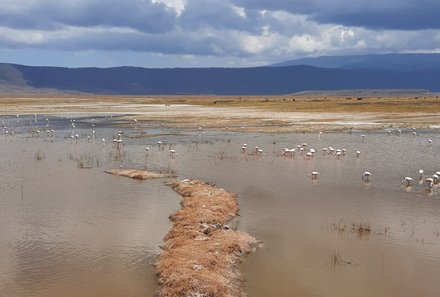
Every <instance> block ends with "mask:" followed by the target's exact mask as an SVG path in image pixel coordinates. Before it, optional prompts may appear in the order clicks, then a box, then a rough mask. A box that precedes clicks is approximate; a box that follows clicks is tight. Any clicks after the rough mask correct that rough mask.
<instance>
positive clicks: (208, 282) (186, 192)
mask: <svg viewBox="0 0 440 297" xmlns="http://www.w3.org/2000/svg"><path fill="white" fill-rule="evenodd" d="M169 186H170V187H171V188H172V189H173V190H174V191H176V192H177V193H178V194H180V195H181V198H182V200H181V205H182V208H181V209H180V210H178V211H177V212H176V213H174V214H173V215H171V216H170V221H171V222H172V223H173V226H172V228H171V229H170V231H169V232H168V233H167V235H166V236H165V238H164V245H163V252H162V253H161V254H160V255H159V257H158V260H157V263H156V273H157V275H158V282H159V289H158V291H157V293H156V296H158V297H171V296H217V297H229V296H245V293H244V288H243V284H244V280H243V279H242V277H241V275H240V272H239V270H238V267H237V263H239V262H240V258H241V257H243V256H244V255H246V254H248V253H250V252H251V251H252V249H253V247H254V246H255V245H256V244H257V241H256V239H255V238H253V237H252V236H250V235H249V234H247V233H245V232H241V231H235V230H233V229H231V228H230V227H229V226H228V225H227V223H228V222H229V221H230V220H231V219H233V218H234V217H236V216H237V215H238V204H237V201H236V198H235V195H234V194H231V193H229V192H226V191H225V190H223V189H219V188H216V187H214V186H211V185H209V184H207V183H204V182H201V181H198V180H188V179H186V180H182V181H175V182H172V183H171V184H169Z"/></svg>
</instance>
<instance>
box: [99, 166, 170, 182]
mask: <svg viewBox="0 0 440 297" xmlns="http://www.w3.org/2000/svg"><path fill="white" fill-rule="evenodd" d="M105 173H109V174H113V175H118V176H126V177H130V178H134V179H141V180H144V179H153V178H166V177H176V176H175V175H174V174H165V173H157V172H151V171H146V170H138V169H112V170H106V171H105Z"/></svg>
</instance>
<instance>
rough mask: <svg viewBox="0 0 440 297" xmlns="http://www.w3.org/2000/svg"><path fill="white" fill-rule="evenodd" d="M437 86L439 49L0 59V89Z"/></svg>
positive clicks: (276, 90) (235, 91) (135, 91)
mask: <svg viewBox="0 0 440 297" xmlns="http://www.w3.org/2000/svg"><path fill="white" fill-rule="evenodd" d="M355 89H425V90H430V91H433V92H439V91H440V54H385V55H358V56H323V57H317V58H305V59H298V60H293V61H286V62H283V63H278V64H273V65H268V66H263V67H249V68H140V67H113V68H64V67H45V66H24V65H17V64H7V63H4V64H0V93H11V92H12V93H13V92H46V91H54V92H75V93H91V94H109V95H189V94H199V95H208V94H209V95H279V94H290V93H295V92H303V91H309V90H315V91H319V90H355Z"/></svg>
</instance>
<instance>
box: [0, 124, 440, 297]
mask: <svg viewBox="0 0 440 297" xmlns="http://www.w3.org/2000/svg"><path fill="white" fill-rule="evenodd" d="M1 119H2V121H5V125H6V126H7V127H8V134H6V135H5V132H4V131H1V132H0V134H2V135H0V136H1V138H0V146H1V150H0V162H1V164H2V170H1V171H0V178H1V185H0V187H1V191H0V231H1V232H0V234H1V235H2V236H1V238H0V296H60V295H63V296H152V295H153V294H154V292H155V291H156V289H157V284H156V279H155V275H154V267H152V263H154V261H155V258H156V255H157V254H158V253H160V248H159V245H160V244H162V239H163V236H164V235H165V234H166V233H167V232H168V230H169V229H170V226H171V225H170V223H169V220H168V216H169V215H170V214H171V213H174V212H175V211H176V210H177V209H178V208H179V207H180V206H179V202H180V197H179V196H178V195H177V194H176V193H175V192H174V191H172V190H171V189H170V188H169V187H167V186H165V185H164V183H163V182H164V181H163V180H147V181H140V180H132V179H127V178H121V177H118V176H112V175H108V174H105V173H104V170H108V169H115V168H137V169H143V170H151V171H155V172H161V173H172V174H177V176H178V178H179V179H184V178H194V179H200V180H203V181H207V182H211V183H215V184H216V185H217V186H219V187H222V188H225V189H227V190H228V191H232V192H236V193H237V194H238V195H237V201H238V204H239V207H240V217H239V218H238V219H237V220H234V222H233V224H232V225H234V227H236V228H238V229H239V230H243V231H245V232H247V233H249V234H251V235H252V236H254V237H255V238H257V239H258V240H260V241H262V242H263V243H262V246H261V247H260V248H259V249H257V251H256V252H255V253H252V254H250V255H249V256H248V257H247V258H245V260H244V263H243V264H242V265H241V266H240V268H241V271H242V273H243V276H244V278H245V279H246V291H247V293H248V295H249V296H252V297H253V296H354V295H355V296H438V294H439V293H440V285H439V284H438V282H437V281H436V276H437V275H438V273H439V272H440V192H439V191H440V187H437V186H436V185H434V186H433V188H432V191H427V189H428V185H427V184H426V183H425V182H424V180H423V181H422V184H419V182H418V170H419V169H423V170H424V172H425V175H424V177H423V179H426V178H428V177H430V176H431V175H432V174H433V173H435V172H436V171H439V170H440V163H439V162H438V159H439V156H440V134H439V133H438V131H437V130H434V131H417V136H414V135H413V133H412V132H413V131H412V130H403V131H402V134H399V133H398V132H397V131H394V130H393V131H392V134H391V135H388V133H387V132H386V131H378V132H368V133H364V132H352V133H348V132H341V133H324V134H323V135H322V136H321V138H319V137H318V134H317V133H310V134H309V133H304V134H303V133H286V134H261V133H247V132H246V131H243V132H240V133H229V132H216V131H205V130H204V129H201V130H196V131H193V130H184V129H183V130H167V129H163V128H161V125H160V123H143V124H140V125H137V124H134V123H133V122H132V121H122V122H119V121H118V120H117V119H116V118H112V119H110V118H108V117H106V118H104V117H103V118H100V117H95V120H94V121H92V120H91V119H92V118H91V117H85V118H84V119H77V120H76V123H75V131H72V126H71V124H72V122H71V119H70V118H62V117H59V118H58V117H52V118H49V124H48V125H47V123H46V122H45V119H44V117H41V118H39V119H37V123H34V122H32V121H33V120H34V119H33V117H30V116H29V117H27V118H26V117H24V116H23V117H22V118H20V122H17V121H16V119H14V118H13V117H9V118H6V117H2V118H1ZM46 125H47V126H46ZM36 127H38V128H36ZM52 129H54V130H55V131H54V136H53V137H52V136H50V135H47V134H46V130H49V131H50V130H52ZM37 130H40V135H39V136H38V134H37ZM118 130H120V131H121V132H122V137H121V138H122V139H123V144H121V146H120V148H119V149H118V148H117V147H116V144H113V141H112V140H113V138H117V132H118ZM10 131H14V132H15V136H12V135H11V134H10ZM92 131H95V137H93V135H92ZM49 134H50V133H49ZM72 134H73V135H76V134H78V139H76V138H75V137H74V138H73V139H72V138H71V137H70V136H71V135H72ZM361 134H365V135H366V137H365V139H362V137H361ZM87 136H90V139H89V140H88V139H87ZM102 138H105V139H106V143H105V145H104V144H103V142H102ZM428 139H431V140H432V146H429V145H428V141H427V140H428ZM158 141H161V142H162V145H159V144H158V143H157V142H158ZM244 143H246V144H247V152H246V153H241V152H240V148H241V146H242V145H243V144H244ZM303 143H307V146H304V151H305V152H307V151H308V150H309V149H310V148H314V149H315V150H316V154H315V156H314V157H310V158H307V157H305V153H303V156H301V155H300V154H298V152H297V153H296V154H295V156H294V157H283V156H282V153H283V148H284V147H292V148H296V146H297V145H301V146H303ZM255 146H258V147H259V148H261V149H263V153H262V154H261V155H255V154H252V150H254V147H255ZM329 146H331V147H333V148H335V149H337V148H339V149H346V153H345V155H341V156H340V157H339V158H338V157H336V155H335V154H326V155H324V154H323V153H322V151H321V148H323V147H327V148H328V147H329ZM146 147H148V148H149V150H148V151H147V150H146ZM170 149H174V150H175V154H176V155H177V156H172V155H171V154H170ZM357 150H359V151H360V152H361V153H360V156H359V158H356V151H357ZM312 171H318V172H320V176H319V178H318V179H316V180H312V179H311V178H310V177H308V175H309V174H310V172H312ZM364 171H370V172H371V173H372V176H371V178H370V181H369V182H363V181H362V180H361V175H362V173H363V172H364ZM405 176H411V177H413V178H414V179H415V183H414V184H413V185H412V186H411V187H403V186H402V185H401V180H402V179H403V178H404V177H405Z"/></svg>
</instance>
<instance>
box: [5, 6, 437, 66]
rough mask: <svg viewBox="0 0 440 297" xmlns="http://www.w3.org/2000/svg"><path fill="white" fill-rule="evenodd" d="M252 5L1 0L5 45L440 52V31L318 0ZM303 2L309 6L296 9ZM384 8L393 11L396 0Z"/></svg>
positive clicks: (214, 55)
mask: <svg viewBox="0 0 440 297" xmlns="http://www.w3.org/2000/svg"><path fill="white" fill-rule="evenodd" d="M374 1H376V0H374ZM390 1H391V2H393V3H394V4H396V3H397V2H398V1H399V0H390ZM411 1H412V0H411ZM423 1H428V0H423ZM251 2H252V1H248V0H242V1H238V0H154V1H151V0H127V1H119V0H107V1H99V0H77V1H74V2H73V1H67V2H62V1H56V0H33V1H32V0H22V1H12V0H0V7H1V10H0V49H1V48H3V49H7V48H15V49H19V48H37V49H44V50H59V51H77V52H89V51H92V52H93V51H109V52H111V51H119V52H121V51H129V52H143V53H148V54H149V55H168V56H170V57H171V56H173V57H180V58H182V57H191V58H190V59H186V58H185V59H186V60H188V61H195V60H196V59H197V58H198V59H201V58H203V60H204V61H205V60H206V59H212V60H213V61H214V60H215V61H216V63H219V64H220V65H225V61H226V63H227V64H230V65H243V64H247V65H256V64H258V63H266V62H268V63H271V62H278V61H282V60H286V59H291V58H296V57H300V56H304V55H315V56H316V55H327V54H338V53H341V54H356V53H369V52H374V53H377V52H408V51H414V52H420V51H424V52H435V51H438V49H439V43H440V30H439V29H426V30H393V29H376V28H370V29H368V28H367V27H365V26H364V27H360V26H354V25H351V24H349V23H350V22H348V21H344V22H342V21H341V24H340V23H337V22H333V21H332V22H327V21H325V22H321V21H320V19H319V16H322V15H324V12H325V11H327V12H328V13H329V14H330V12H331V13H335V12H336V11H337V9H335V8H334V7H330V6H331V5H330V4H328V3H327V2H323V1H318V0H310V1H305V0H294V1H287V0H286V1H272V0H257V1H255V2H252V3H251ZM347 3H348V2H347V1H343V0H337V3H336V4H337V5H336V6H337V7H338V9H339V10H340V13H341V14H342V13H351V12H358V11H359V10H360V9H361V8H362V7H363V6H362V5H366V7H367V8H368V9H367V10H368V11H369V10H371V9H372V8H371V5H370V4H368V3H367V2H365V1H360V0H354V1H353V2H350V3H351V4H350V5H347ZM411 3H413V2H411ZM295 5H296V6H295ZM298 5H300V7H301V9H298V12H296V10H295V9H294V8H295V7H298ZM344 5H345V6H344ZM321 6H322V7H321ZM382 6H383V7H384V9H385V8H386V9H388V8H389V4H383V5H382ZM382 6H378V7H382ZM403 7H404V5H401V6H400V8H401V9H403ZM407 7H413V5H412V4H411V5H410V4H408V5H407ZM318 14H319V16H318ZM335 20H336V19H335ZM219 61H223V62H219Z"/></svg>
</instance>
